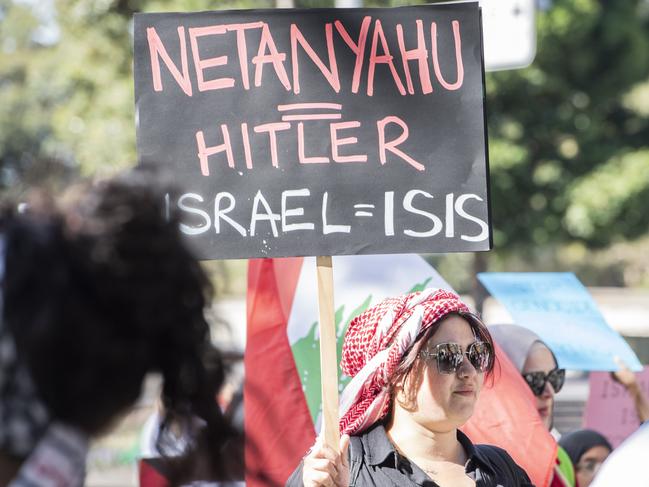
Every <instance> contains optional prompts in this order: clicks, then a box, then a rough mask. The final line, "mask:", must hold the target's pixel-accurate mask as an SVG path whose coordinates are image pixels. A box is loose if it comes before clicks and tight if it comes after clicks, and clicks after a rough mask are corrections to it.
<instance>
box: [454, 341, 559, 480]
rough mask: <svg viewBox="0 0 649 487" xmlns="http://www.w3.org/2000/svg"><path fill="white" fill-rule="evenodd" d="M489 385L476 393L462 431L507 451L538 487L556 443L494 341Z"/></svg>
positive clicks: (549, 473) (549, 466)
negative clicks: (493, 361) (492, 369)
mask: <svg viewBox="0 0 649 487" xmlns="http://www.w3.org/2000/svg"><path fill="white" fill-rule="evenodd" d="M494 345H495V347H496V357H497V361H496V367H495V369H494V374H493V384H491V383H490V379H487V380H486V381H485V386H484V387H483V389H482V392H481V393H480V398H479V399H478V403H477V404H476V407H475V410H474V413H473V416H471V419H470V420H469V422H468V423H467V424H466V425H464V427H463V428H462V431H464V432H465V433H466V434H467V435H468V436H469V437H470V438H471V441H473V442H474V443H487V444H491V445H496V446H499V447H501V448H504V449H505V450H507V453H509V454H510V455H511V456H512V458H513V459H514V460H515V461H516V463H518V464H519V465H520V466H521V467H523V468H524V469H525V471H526V472H527V474H528V475H529V477H530V479H531V480H532V482H533V483H534V485H537V486H538V487H544V486H547V485H549V484H550V479H551V476H552V470H553V468H554V464H555V459H556V457H557V442H556V441H555V440H554V438H553V437H552V435H551V434H550V432H549V431H548V430H547V429H546V428H545V425H544V424H543V422H542V421H541V417H540V416H539V413H538V412H537V410H536V406H535V402H534V396H533V394H532V391H531V390H530V388H529V387H528V385H527V384H526V383H525V380H524V379H523V377H522V376H521V374H520V373H519V372H518V370H517V369H516V367H514V364H513V363H512V362H511V360H509V357H507V355H506V354H505V353H504V352H503V351H502V349H501V348H500V347H499V346H498V344H496V343H494Z"/></svg>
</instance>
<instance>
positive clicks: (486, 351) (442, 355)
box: [420, 342, 491, 374]
mask: <svg viewBox="0 0 649 487" xmlns="http://www.w3.org/2000/svg"><path fill="white" fill-rule="evenodd" d="M420 355H421V356H422V357H424V359H430V358H435V359H437V371H438V372H439V373H440V374H454V373H455V372H457V369H459V368H460V365H462V362H464V356H465V355H466V356H467V358H468V359H469V362H471V365H473V368H474V369H475V370H476V372H485V371H486V370H487V367H488V366H489V358H490V357H491V346H490V345H489V344H488V343H487V342H473V343H472V344H471V345H469V346H468V347H467V349H466V352H463V351H462V345H460V344H458V343H440V344H439V345H436V346H435V347H434V348H433V349H432V350H430V351H429V350H422V351H421V352H420Z"/></svg>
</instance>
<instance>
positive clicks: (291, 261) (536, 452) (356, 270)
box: [244, 255, 556, 487]
mask: <svg viewBox="0 0 649 487" xmlns="http://www.w3.org/2000/svg"><path fill="white" fill-rule="evenodd" d="M333 274H334V303H335V322H336V333H337V338H338V344H337V346H338V356H339V357H340V355H341V348H342V340H343V336H344V333H345V330H346V329H347V326H348V325H349V322H350V321H351V320H352V319H353V318H354V317H356V316H357V315H358V314H360V313H362V312H363V311H364V310H366V309H367V308H368V307H370V306H372V305H374V304H376V303H377V302H378V301H380V300H381V299H383V298H385V297H388V296H396V295H399V294H403V293H407V292H413V291H418V290H422V289H425V288H429V287H435V288H442V289H448V290H451V291H452V288H451V286H449V285H448V283H447V282H446V281H445V280H444V279H443V278H442V277H441V276H440V275H439V274H438V273H437V272H436V271H435V269H434V268H433V267H432V266H430V265H429V264H428V263H427V262H426V261H425V260H424V259H422V258H421V257H419V256H417V255H369V256H366V255H363V256H340V257H334V259H333ZM316 283H317V281H316V264H315V258H311V257H306V258H287V259H258V260H251V261H250V264H249V270H248V338H247V345H246V354H245V366H246V383H245V389H244V405H245V406H244V407H245V415H246V416H245V429H246V483H247V485H248V486H251V487H255V486H262V485H263V486H274V485H284V483H285V481H286V479H287V478H288V476H289V475H290V474H291V472H292V471H293V470H294V469H295V467H296V466H297V465H298V463H299V462H300V459H301V458H302V457H303V456H304V455H305V453H306V452H307V450H308V449H309V448H310V447H311V445H312V444H313V443H314V441H315V437H316V432H317V431H319V429H320V415H321V411H320V407H321V406H320V403H321V392H320V359H319V344H320V340H319V336H318V302H317V296H318V293H317V287H316ZM497 357H498V363H499V366H498V370H496V373H495V374H494V381H493V384H492V385H489V384H487V385H486V386H485V388H484V389H483V393H482V395H481V397H480V400H479V402H478V405H477V407H476V412H475V414H474V417H473V418H472V420H471V422H470V423H469V424H467V425H466V427H465V428H463V430H465V432H466V433H467V434H468V435H469V436H470V438H471V439H472V441H474V442H475V443H490V444H494V445H498V446H501V447H502V448H504V449H506V450H507V451H508V452H509V453H510V454H511V455H512V457H513V458H514V459H515V460H516V461H517V463H519V464H520V465H521V466H522V467H523V468H524V469H525V470H526V471H527V472H528V474H529V475H530V477H531V478H532V480H533V482H534V483H535V484H536V485H538V486H539V487H541V486H545V485H548V482H547V480H548V478H549V477H550V475H551V472H552V467H553V465H554V462H555V458H556V456H555V450H556V442H554V440H553V439H552V437H551V436H550V435H549V433H548V432H547V431H546V430H545V429H544V428H542V424H541V421H540V418H539V417H538V413H537V412H536V409H535V407H534V401H533V397H532V396H531V392H530V391H529V388H528V387H527V385H526V384H525V382H524V381H523V379H522V377H521V376H520V374H519V373H518V372H517V371H516V370H515V369H514V366H513V365H512V364H511V362H509V360H508V359H507V357H505V356H504V355H503V354H502V353H499V354H498V355H497ZM338 373H339V389H340V390H342V389H343V388H344V386H345V385H346V384H347V383H348V381H349V378H348V377H345V376H344V375H343V374H342V373H341V372H340V370H339V372H338ZM530 452H532V453H530Z"/></svg>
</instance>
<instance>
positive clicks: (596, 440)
mask: <svg viewBox="0 0 649 487" xmlns="http://www.w3.org/2000/svg"><path fill="white" fill-rule="evenodd" d="M559 445H561V446H562V447H563V449H564V450H566V453H568V456H569V457H570V460H572V464H573V465H577V464H578V463H579V460H580V459H581V456H582V455H583V454H584V453H586V452H587V451H588V450H590V449H591V448H593V447H595V446H604V447H606V448H608V449H609V450H610V451H613V447H612V446H611V444H610V443H609V441H608V440H607V439H606V438H605V437H604V436H603V435H601V434H599V433H598V432H597V431H593V430H588V429H583V430H577V431H573V432H572V433H568V434H565V435H563V436H562V437H561V439H560V440H559Z"/></svg>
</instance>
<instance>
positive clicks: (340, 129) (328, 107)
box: [196, 103, 426, 176]
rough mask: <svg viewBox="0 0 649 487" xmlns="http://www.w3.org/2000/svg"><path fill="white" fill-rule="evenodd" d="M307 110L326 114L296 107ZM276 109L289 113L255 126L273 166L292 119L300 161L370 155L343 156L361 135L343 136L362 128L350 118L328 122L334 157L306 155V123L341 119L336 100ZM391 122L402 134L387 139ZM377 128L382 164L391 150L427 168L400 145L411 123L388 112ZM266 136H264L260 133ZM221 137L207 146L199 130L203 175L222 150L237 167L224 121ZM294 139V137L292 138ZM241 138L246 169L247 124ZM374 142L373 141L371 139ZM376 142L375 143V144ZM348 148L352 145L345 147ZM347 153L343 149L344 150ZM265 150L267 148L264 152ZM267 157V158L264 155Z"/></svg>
mask: <svg viewBox="0 0 649 487" xmlns="http://www.w3.org/2000/svg"><path fill="white" fill-rule="evenodd" d="M304 109H307V110H309V111H311V112H313V111H317V110H320V111H324V113H304V112H300V113H297V114H295V112H292V111H293V110H298V111H301V110H304ZM277 110H278V111H279V112H285V113H286V112H288V113H289V114H288V115H282V118H281V122H270V123H263V124H260V125H255V126H253V127H252V129H253V132H254V133H255V134H267V135H268V147H267V148H268V153H270V161H271V164H272V166H273V167H275V168H278V167H279V165H280V159H279V152H281V151H278V133H279V132H283V131H286V130H289V129H291V127H292V125H291V122H293V123H294V122H297V127H296V129H294V130H297V154H298V162H299V163H300V164H328V163H330V162H331V160H333V161H334V162H337V163H357V162H367V154H364V153H362V154H359V153H356V154H349V153H347V154H346V155H343V154H342V153H341V147H342V146H350V145H354V144H357V143H358V138H357V137H354V136H350V137H344V136H343V134H344V135H351V134H350V133H349V132H348V131H349V130H352V129H358V128H360V127H361V122H360V121H358V120H348V121H338V122H329V123H328V124H329V134H328V135H329V138H330V141H331V145H330V147H331V159H330V158H329V157H328V155H322V154H320V155H313V154H310V155H309V154H307V153H306V149H305V146H306V145H307V144H306V142H305V135H304V132H305V128H304V122H305V121H309V120H313V121H318V120H319V121H324V120H340V119H341V118H342V114H341V113H338V111H340V110H342V105H340V104H337V103H291V104H287V105H278V107H277ZM389 124H394V125H398V126H399V128H400V129H401V133H400V134H399V135H398V136H397V137H395V138H394V139H392V140H387V139H386V136H385V134H386V127H387V126H388V125H389ZM376 129H377V132H376V133H377V138H378V141H377V142H378V154H379V161H380V162H381V165H385V164H386V163H387V153H388V152H391V153H392V154H394V155H395V156H397V157H399V158H401V159H403V160H404V161H405V162H406V163H408V164H409V165H411V166H412V167H414V168H415V169H416V170H418V171H424V170H425V169H426V167H425V166H424V165H423V164H422V163H420V162H418V161H416V160H415V159H414V158H413V157H411V156H410V155H409V154H407V153H406V152H404V151H403V150H402V149H401V148H399V146H400V145H401V144H403V143H404V142H406V140H407V139H408V137H409V134H410V129H409V128H408V124H407V123H406V122H405V121H404V120H402V119H401V118H399V117H397V116H394V115H388V116H386V117H384V118H383V119H381V120H377V122H376ZM261 136H262V137H264V136H263V135H261ZM221 137H222V140H223V143H221V144H216V145H212V146H208V145H207V144H206V142H205V133H204V132H203V131H202V130H199V131H197V132H196V145H197V146H198V160H199V161H200V169H201V174H202V175H203V176H209V175H210V165H209V159H210V157H211V156H215V155H217V154H220V153H225V157H226V158H227V161H228V167H230V168H232V169H234V168H235V159H236V157H235V151H234V150H233V144H232V141H231V134H230V129H229V128H228V126H227V125H226V124H221ZM291 139H294V137H291ZM241 141H242V144H241V145H242V146H243V156H244V159H245V163H246V168H247V169H252V168H253V156H252V150H251V143H250V131H249V129H248V124H247V123H242V124H241ZM364 142H366V143H364V144H360V146H361V147H367V146H368V145H369V144H368V143H367V141H364ZM372 142H374V141H372ZM372 145H375V144H372ZM345 149H348V152H349V149H350V147H346V148H345ZM343 152H344V150H343ZM264 153H266V151H264ZM264 159H265V158H264Z"/></svg>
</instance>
